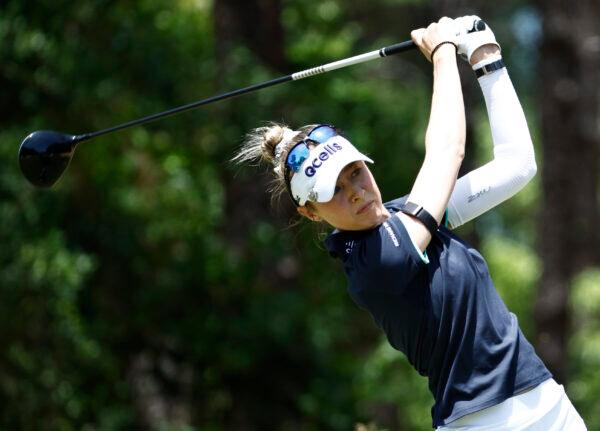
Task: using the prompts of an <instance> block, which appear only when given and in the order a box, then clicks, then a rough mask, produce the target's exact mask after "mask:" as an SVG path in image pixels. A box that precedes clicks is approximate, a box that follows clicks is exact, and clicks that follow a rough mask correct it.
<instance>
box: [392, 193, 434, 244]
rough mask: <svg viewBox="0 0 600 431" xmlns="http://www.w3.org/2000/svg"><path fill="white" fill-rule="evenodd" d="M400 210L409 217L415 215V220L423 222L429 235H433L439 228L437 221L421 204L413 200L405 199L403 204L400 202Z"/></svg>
mask: <svg viewBox="0 0 600 431" xmlns="http://www.w3.org/2000/svg"><path fill="white" fill-rule="evenodd" d="M400 211H402V212H403V213H404V214H407V215H409V216H411V217H415V218H416V219H417V220H419V221H420V222H421V223H423V225H425V227H426V228H427V230H428V231H429V233H430V234H431V236H433V235H435V233H436V232H437V230H438V228H439V225H438V222H437V221H436V220H435V218H433V216H432V215H431V214H429V212H427V210H426V209H425V208H423V207H422V206H421V205H417V204H415V203H414V202H408V201H407V202H405V203H404V204H402V206H401V207H400Z"/></svg>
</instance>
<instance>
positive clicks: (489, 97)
mask: <svg viewBox="0 0 600 431" xmlns="http://www.w3.org/2000/svg"><path fill="white" fill-rule="evenodd" d="M479 85H480V86H481V90H482V91H483V96H484V98H485V104H486V107H487V112H488V117H489V120H490V126H491V130H492V140H493V143H494V159H493V160H492V161H490V162H488V163H487V164H485V165H484V166H482V167H480V168H478V169H475V170H473V171H471V172H469V173H468V174H466V175H464V176H463V177H461V178H459V179H458V180H457V181H456V185H455V187H454V191H453V192H452V195H451V197H450V200H449V202H448V224H449V225H450V227H451V228H456V227H458V226H460V225H462V224H464V223H466V222H468V221H470V220H473V219H474V218H475V217H477V216H479V215H481V214H483V213H484V212H486V211H488V210H489V209H491V208H493V207H495V206H496V205H498V204H499V203H501V202H503V201H505V200H506V199H508V198H510V197H511V196H513V195H514V194H516V193H517V192H518V191H519V190H521V189H522V188H523V187H524V186H525V184H527V183H528V182H529V180H530V179H531V178H533V176H534V175H535V173H536V171H537V166H536V163H535V154H534V151H533V143H532V142H531V136H530V135H529V129H528V128H527V121H526V120H525V114H524V113H523V109H522V107H521V104H520V102H519V99H518V98H517V94H516V92H515V89H514V87H513V85H512V82H511V80H510V77H509V76H508V72H507V70H506V68H503V69H501V70H498V71H495V72H493V73H491V74H489V75H484V76H482V77H481V78H479Z"/></svg>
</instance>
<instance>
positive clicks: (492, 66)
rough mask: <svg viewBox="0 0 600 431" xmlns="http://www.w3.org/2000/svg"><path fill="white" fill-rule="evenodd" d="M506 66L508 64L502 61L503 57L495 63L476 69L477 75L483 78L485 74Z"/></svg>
mask: <svg viewBox="0 0 600 431" xmlns="http://www.w3.org/2000/svg"><path fill="white" fill-rule="evenodd" d="M505 67H506V65H505V64H504V61H502V59H500V60H496V61H494V62H493V63H490V64H486V65H485V66H482V67H480V68H478V69H475V75H476V76H477V78H481V77H482V76H484V75H489V74H490V73H492V72H495V71H496V70H500V69H503V68H505Z"/></svg>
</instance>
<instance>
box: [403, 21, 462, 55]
mask: <svg viewBox="0 0 600 431" xmlns="http://www.w3.org/2000/svg"><path fill="white" fill-rule="evenodd" d="M457 34H458V31H457V28H456V25H455V23H454V20H453V19H450V18H448V17H443V18H441V19H440V20H439V21H438V22H434V23H431V24H430V25H429V26H428V27H427V28H418V29H416V30H413V31H412V32H411V34H410V36H411V38H412V40H413V42H414V43H415V44H416V45H417V46H418V47H419V49H420V50H421V52H422V53H423V55H424V56H425V58H427V59H428V60H429V61H433V58H432V57H433V55H450V54H452V55H455V54H456V46H457V44H458V37H457Z"/></svg>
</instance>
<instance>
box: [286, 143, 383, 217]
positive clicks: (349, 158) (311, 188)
mask: <svg viewBox="0 0 600 431" xmlns="http://www.w3.org/2000/svg"><path fill="white" fill-rule="evenodd" d="M359 160H363V161H365V162H369V163H373V160H371V159H370V158H368V157H367V156H365V155H364V154H362V153H361V152H360V151H358V150H357V149H356V147H355V146H354V145H352V144H351V143H350V141H348V140H347V139H345V138H344V137H342V136H339V135H336V136H333V137H331V138H330V139H328V140H327V141H326V142H324V143H322V144H319V145H316V146H315V147H313V148H312V149H311V150H310V155H309V157H308V158H307V159H306V160H305V161H304V163H302V166H301V168H300V170H299V171H298V172H296V173H294V175H293V176H292V180H291V181H290V189H291V192H292V196H293V197H294V199H295V200H296V203H297V204H298V205H300V206H303V205H304V204H306V201H312V202H329V201H330V200H331V198H333V194H334V192H335V185H336V183H337V179H338V175H339V174H340V172H342V169H344V167H346V166H347V165H349V164H350V163H352V162H356V161H359Z"/></svg>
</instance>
